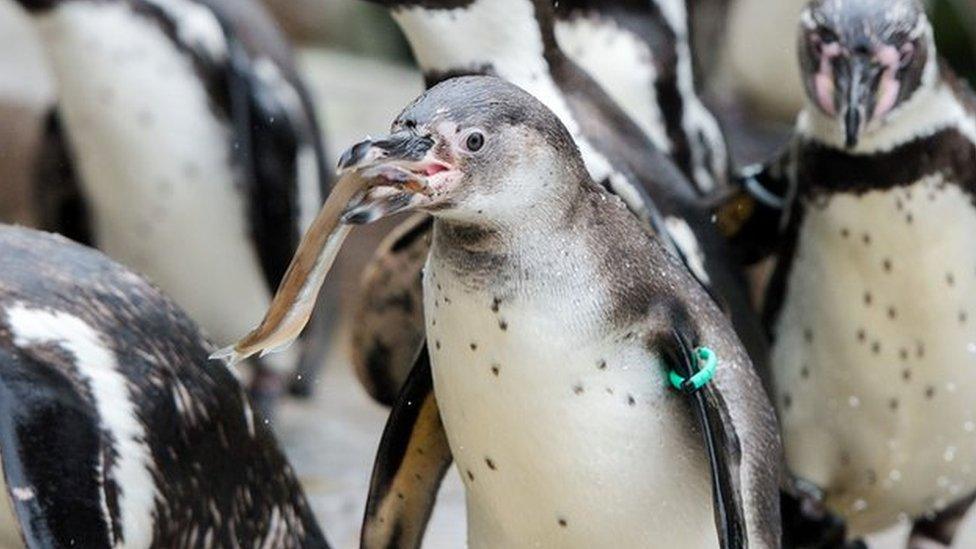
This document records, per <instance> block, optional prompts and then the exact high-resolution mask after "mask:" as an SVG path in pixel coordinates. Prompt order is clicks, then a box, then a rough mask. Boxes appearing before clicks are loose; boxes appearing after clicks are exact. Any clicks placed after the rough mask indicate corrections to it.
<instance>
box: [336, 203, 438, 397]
mask: <svg viewBox="0 0 976 549" xmlns="http://www.w3.org/2000/svg"><path fill="white" fill-rule="evenodd" d="M432 224H433V219H432V218H431V217H430V216H428V215H426V214H422V215H419V216H415V217H412V218H410V219H408V220H407V221H405V222H404V223H402V224H401V225H399V226H398V227H397V228H396V229H394V231H393V232H392V233H390V235H389V236H388V237H387V238H385V239H383V242H381V243H380V245H379V247H377V249H376V252H375V253H374V254H373V257H372V259H370V261H369V263H368V264H367V266H366V268H365V269H364V270H363V273H364V274H363V277H362V284H361V288H362V292H361V299H360V300H359V301H358V302H357V303H356V305H355V310H354V314H353V322H352V362H353V365H354V366H355V369H356V376H357V377H358V378H359V381H360V383H362V385H363V387H364V388H365V389H366V392H368V393H369V395H370V396H371V397H373V400H375V401H377V402H379V403H380V404H382V405H384V406H393V404H394V403H395V402H396V399H397V396H398V395H399V394H400V388H401V387H402V386H403V384H404V383H405V382H406V380H407V378H408V377H409V376H410V372H411V371H412V369H413V365H414V362H415V359H416V357H417V352H418V350H419V349H420V347H421V346H423V344H424V304H423V303H424V301H423V293H424V292H423V276H422V271H423V266H424V263H425V262H426V261H427V255H428V253H429V252H430V233H431V226H432Z"/></svg>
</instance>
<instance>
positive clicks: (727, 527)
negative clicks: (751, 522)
mask: <svg viewBox="0 0 976 549" xmlns="http://www.w3.org/2000/svg"><path fill="white" fill-rule="evenodd" d="M669 343H670V345H667V346H666V347H665V348H666V349H668V350H669V354H670V355H671V362H672V365H673V367H674V369H675V371H676V372H677V373H678V375H680V376H682V377H683V378H685V379H686V380H690V379H691V377H692V376H693V375H694V374H695V373H697V372H698V365H697V360H696V359H695V357H694V352H695V350H694V347H693V345H692V343H691V341H690V339H689V337H688V336H687V335H686V334H685V333H684V331H683V330H682V329H681V328H675V329H674V330H672V332H671V341H670V342H669ZM686 393H687V396H688V398H689V400H690V404H691V408H692V409H693V413H694V415H695V418H696V420H697V422H698V424H699V425H700V427H701V433H702V437H703V439H704V443H705V451H706V453H707V455H708V462H709V466H710V470H711V481H712V499H713V505H714V508H715V524H716V527H717V529H718V535H719V542H720V543H721V546H722V547H723V549H733V548H735V549H739V548H742V547H746V546H747V545H748V543H747V539H746V523H745V509H744V506H743V501H742V493H741V486H740V483H739V481H738V480H737V479H738V478H739V474H738V469H739V463H740V461H741V454H742V450H741V448H740V447H739V439H738V437H737V436H736V434H735V428H734V425H733V422H732V419H731V415H730V414H729V411H728V407H727V406H726V404H725V402H724V400H723V398H722V395H721V393H720V392H719V391H718V390H717V389H716V388H715V387H714V386H713V385H712V384H706V385H704V386H703V387H701V388H700V389H697V390H690V389H689V390H688V391H686Z"/></svg>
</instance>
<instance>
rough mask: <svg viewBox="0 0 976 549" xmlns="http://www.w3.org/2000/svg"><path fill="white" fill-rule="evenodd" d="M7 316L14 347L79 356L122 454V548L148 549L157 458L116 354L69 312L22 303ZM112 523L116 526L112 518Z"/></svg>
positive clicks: (104, 424) (118, 470)
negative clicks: (56, 350)
mask: <svg viewBox="0 0 976 549" xmlns="http://www.w3.org/2000/svg"><path fill="white" fill-rule="evenodd" d="M5 312H6V319H7V324H8V325H9V328H10V332H11V334H12V335H13V341H14V345H16V346H18V347H21V348H27V347H31V346H34V345H44V344H52V343H53V344H56V345H58V346H59V347H61V348H62V349H64V350H65V351H66V352H68V353H71V354H72V355H73V356H74V363H75V367H76V368H77V369H78V373H79V375H81V376H82V377H84V378H85V379H86V380H87V381H88V385H89V388H90V390H91V392H92V398H93V400H94V401H95V402H94V404H95V407H96V410H97V411H98V417H99V419H100V421H101V428H102V429H103V430H104V431H106V432H107V433H109V434H110V435H111V436H112V438H113V439H114V442H115V445H114V449H115V450H116V452H117V453H118V459H117V462H116V463H115V467H114V468H113V470H112V473H113V474H112V477H113V480H114V481H115V483H116V486H117V487H118V490H119V494H118V505H119V516H120V522H121V526H122V532H121V534H122V536H123V538H124V543H121V544H120V543H116V546H117V547H133V548H135V547H148V546H149V544H150V542H151V541H152V531H153V519H154V512H155V498H156V496H157V490H156V485H155V482H154V480H153V476H152V473H151V472H150V463H151V462H152V458H151V455H150V450H149V446H148V445H147V444H146V430H145V426H144V425H143V424H142V423H140V421H139V419H138V417H137V415H136V413H137V410H136V404H135V402H134V400H133V395H132V393H131V392H130V390H129V387H128V381H127V380H126V378H125V377H124V376H123V375H122V374H121V373H120V372H119V370H118V362H117V360H116V355H115V353H114V352H113V351H112V349H110V348H109V347H108V346H107V345H106V343H105V341H104V339H103V336H102V334H100V333H99V332H98V331H96V330H95V329H94V328H92V327H91V326H90V325H89V324H88V323H86V322H85V321H84V320H82V319H80V318H78V317H76V316H74V315H71V314H69V313H66V312H63V311H51V310H46V309H38V308H32V307H29V306H27V305H25V304H22V303H14V304H13V305H9V306H7V308H6V310H5ZM104 505H105V503H104V495H103V507H104ZM106 513H107V510H106ZM106 521H107V522H108V524H111V523H112V522H111V518H110V517H108V516H106Z"/></svg>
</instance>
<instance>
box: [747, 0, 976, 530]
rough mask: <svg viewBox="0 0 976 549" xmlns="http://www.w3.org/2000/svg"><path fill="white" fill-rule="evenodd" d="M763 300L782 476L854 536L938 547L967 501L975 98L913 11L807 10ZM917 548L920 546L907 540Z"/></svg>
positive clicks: (877, 2)
mask: <svg viewBox="0 0 976 549" xmlns="http://www.w3.org/2000/svg"><path fill="white" fill-rule="evenodd" d="M799 61H800V68H801V73H802V75H803V82H804V85H805V89H806V95H807V101H806V106H805V107H804V109H803V111H802V112H801V113H800V114H799V116H798V119H797V123H796V127H795V136H794V138H793V140H792V142H791V144H790V146H789V148H788V151H787V152H786V154H785V155H784V156H783V157H782V158H779V159H777V160H776V161H774V162H773V163H772V164H771V167H770V169H769V170H768V173H767V174H765V175H766V176H768V177H769V179H770V180H771V181H773V182H776V183H777V184H778V185H779V187H781V188H784V189H786V193H785V195H786V197H787V202H786V206H785V214H784V215H783V216H782V219H781V221H780V231H778V232H777V233H776V234H778V238H779V240H780V241H779V242H778V243H777V246H776V249H777V250H778V251H777V258H778V265H777V270H776V272H775V274H774V276H773V279H772V282H771V283H770V285H769V287H768V289H767V299H766V302H767V303H766V313H765V318H766V322H767V326H768V329H769V331H770V334H771V337H772V341H773V343H772V345H773V347H772V359H771V361H770V362H771V364H773V365H774V367H775V371H774V375H773V376H772V378H773V380H774V384H775V403H776V405H777V407H778V409H779V415H780V419H781V421H782V429H783V440H784V446H785V452H786V459H787V462H788V465H789V466H790V468H791V469H792V470H793V471H794V472H795V473H797V474H798V475H800V476H803V477H805V478H807V479H809V480H811V481H813V482H815V483H817V484H819V485H820V487H821V488H822V489H823V491H824V493H825V495H826V503H827V505H828V506H829V507H830V508H831V509H833V510H835V511H836V512H838V513H842V514H843V515H844V516H845V517H846V518H847V522H848V524H849V526H850V529H851V532H853V533H866V532H871V531H875V530H879V529H882V528H885V527H887V526H889V525H891V524H894V523H896V522H898V521H900V520H903V519H905V518H907V519H908V520H910V521H912V522H913V524H914V529H913V532H912V538H913V539H912V543H922V542H923V541H922V540H928V541H935V542H938V543H942V544H945V545H948V544H949V542H950V541H951V540H952V537H953V531H954V528H955V524H956V523H957V522H958V520H957V519H958V518H959V517H960V516H961V515H962V513H964V512H965V510H966V509H967V507H968V506H969V503H970V502H971V500H972V497H971V495H972V494H973V493H974V492H976V472H974V471H972V467H971V464H972V463H973V461H974V459H976V444H974V437H976V434H974V433H976V427H974V425H976V423H974V422H976V405H974V402H976V378H974V377H973V376H972V374H971V372H970V368H972V367H973V365H974V362H976V346H974V344H973V341H974V340H976V331H974V330H976V328H974V323H973V318H974V312H976V302H974V301H973V299H972V297H971V296H972V293H973V292H972V291H971V290H972V288H973V285H974V284H976V282H974V279H973V276H974V271H973V268H974V267H973V266H974V265H976V256H974V255H973V250H972V242H971V238H969V234H971V232H972V231H971V228H976V210H974V207H973V200H972V199H973V196H972V193H973V190H974V189H976V94H973V92H972V90H971V89H969V88H968V87H967V86H966V85H965V84H964V83H963V82H961V81H960V80H959V79H957V78H956V76H955V75H954V74H953V73H952V71H951V70H950V69H949V68H948V67H947V66H946V65H945V64H944V63H942V61H941V60H940V58H939V56H938V52H937V51H936V48H935V43H934V41H933V35H932V27H931V25H930V23H929V20H928V19H927V17H926V15H925V12H924V10H923V8H922V6H921V5H920V4H919V3H918V2H916V1H915V0H814V1H813V2H810V3H808V5H807V6H806V8H805V9H804V11H803V13H802V16H801V23H800V26H799ZM913 546H915V545H913Z"/></svg>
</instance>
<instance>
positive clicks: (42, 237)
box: [0, 226, 328, 548]
mask: <svg viewBox="0 0 976 549" xmlns="http://www.w3.org/2000/svg"><path fill="white" fill-rule="evenodd" d="M210 350H211V344H210V343H209V342H208V341H206V340H205V339H204V337H203V336H202V335H201V334H200V332H199V330H198V328H197V327H196V324H194V322H193V321H192V320H190V318H189V317H188V316H187V315H186V313H184V312H183V311H182V310H181V309H180V308H179V307H178V306H177V305H176V304H175V303H174V302H173V301H171V300H170V299H169V298H167V297H165V296H164V295H163V294H162V293H161V292H160V291H159V290H157V289H156V288H155V287H154V286H152V285H151V284H150V283H148V282H147V281H146V280H145V279H144V278H142V277H141V276H139V275H136V274H134V273H133V272H132V271H130V270H128V269H127V268H125V267H122V266H121V265H119V264H118V263H115V262H113V261H111V260H110V259H108V258H107V257H105V256H104V255H102V254H101V253H99V252H96V251H94V250H92V249H90V248H86V247H83V246H81V245H79V244H76V243H74V242H71V241H69V240H67V239H65V238H64V237H61V236H58V235H53V234H48V233H42V232H39V231H35V230H30V229H25V228H18V227H11V226H0V410H2V412H0V461H2V465H3V475H2V480H3V482H4V489H3V492H4V493H3V495H2V496H0V500H2V501H3V502H4V503H6V504H7V506H6V507H5V508H4V511H6V513H5V514H4V515H3V517H2V520H0V523H2V524H3V527H2V528H0V531H2V532H3V533H4V534H5V536H4V537H3V539H4V540H5V541H7V542H8V543H12V544H15V545H21V546H22V545H26V546H28V547H69V546H75V547H90V548H110V547H122V546H125V547H237V546H245V545H246V546H249V547H250V546H262V547H293V548H298V547H302V548H305V547H310V548H311V547H316V548H327V547H328V544H327V542H326V540H325V538H324V537H323V534H322V532H321V530H320V528H319V526H318V524H317V522H316V521H315V518H314V517H313V515H312V512H311V510H310V508H309V506H308V502H307V501H306V498H305V495H304V493H303V491H302V488H301V486H300V484H299V482H298V479H297V478H296V476H295V473H294V471H293V470H292V468H291V466H290V465H289V464H288V460H287V459H286V458H285V455H284V454H283V453H282V451H281V449H280V448H279V447H278V444H277V442H276V441H275V438H274V435H273V434H272V432H271V429H270V427H269V426H268V425H267V422H266V421H264V420H262V418H261V416H260V415H259V414H257V413H255V411H254V410H252V408H251V405H250V403H249V400H248V397H247V394H246V392H245V391H244V389H243V387H242V385H241V384H240V383H239V382H238V380H237V379H236V377H235V376H234V374H233V373H232V372H231V371H230V370H228V369H227V368H225V367H223V366H222V365H219V364H215V363H213V362H209V361H208V360H207V355H208V354H209V352H210ZM11 532H13V535H14V536H15V538H14V539H13V540H12V539H11V537H10V533H11ZM18 538H19V539H18Z"/></svg>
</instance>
